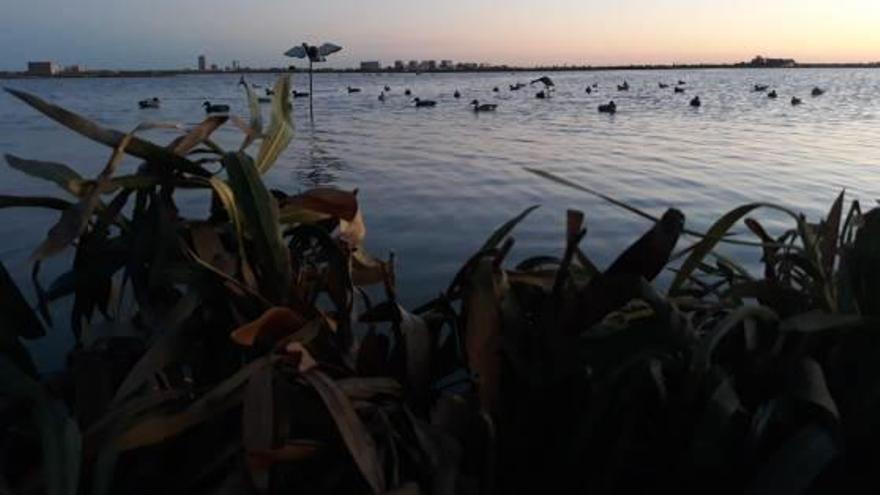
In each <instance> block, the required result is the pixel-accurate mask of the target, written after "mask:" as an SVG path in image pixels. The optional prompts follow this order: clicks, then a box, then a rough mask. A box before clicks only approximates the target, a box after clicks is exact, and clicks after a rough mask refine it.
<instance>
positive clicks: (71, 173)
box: [4, 154, 83, 196]
mask: <svg viewBox="0 0 880 495" xmlns="http://www.w3.org/2000/svg"><path fill="white" fill-rule="evenodd" d="M4 156H5V157H6V163H8V164H9V166H10V167H12V168H14V169H16V170H18V171H20V172H24V173H26V174H28V175H30V176H31V177H37V178H39V179H43V180H47V181H49V182H54V183H55V184H57V185H58V186H59V187H60V188H62V189H64V190H65V191H67V192H69V193H71V194H73V195H74V196H79V192H80V190H81V189H82V187H81V183H82V180H83V179H82V176H81V175H79V174H78V173H77V172H76V171H75V170H73V169H72V168H70V167H68V166H67V165H64V164H63V163H54V162H45V161H41V160H27V159H24V158H19V157H17V156H15V155H9V154H7V155H4Z"/></svg>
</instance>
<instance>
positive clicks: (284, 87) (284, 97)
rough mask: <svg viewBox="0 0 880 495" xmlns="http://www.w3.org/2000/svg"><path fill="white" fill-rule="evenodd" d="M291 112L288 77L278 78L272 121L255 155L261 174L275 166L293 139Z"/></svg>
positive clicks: (273, 101)
mask: <svg viewBox="0 0 880 495" xmlns="http://www.w3.org/2000/svg"><path fill="white" fill-rule="evenodd" d="M291 111H292V110H291V103H290V77H288V76H280V77H279V78H278V81H277V82H276V83H275V96H273V97H272V119H271V120H270V121H269V129H267V130H266V136H265V137H264V138H263V144H262V145H261V146H260V152H259V153H258V154H257V160H256V165H257V170H259V172H260V173H261V174H264V173H266V171H267V170H269V169H270V168H271V167H272V165H274V164H275V161H276V160H278V156H279V155H281V152H282V151H284V149H285V148H287V145H288V144H289V143H290V140H291V139H292V138H293V121H292V120H291V118H290V113H291Z"/></svg>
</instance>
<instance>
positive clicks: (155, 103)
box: [138, 98, 159, 108]
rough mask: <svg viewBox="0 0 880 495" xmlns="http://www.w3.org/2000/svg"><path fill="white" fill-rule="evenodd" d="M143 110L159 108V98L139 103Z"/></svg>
mask: <svg viewBox="0 0 880 495" xmlns="http://www.w3.org/2000/svg"><path fill="white" fill-rule="evenodd" d="M138 106H139V107H141V108H159V98H149V99H146V100H141V101H139V102H138Z"/></svg>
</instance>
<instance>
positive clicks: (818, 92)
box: [810, 86, 825, 96]
mask: <svg viewBox="0 0 880 495" xmlns="http://www.w3.org/2000/svg"><path fill="white" fill-rule="evenodd" d="M810 94H811V95H813V96H822V95H824V94H825V90H824V89H822V88H820V87H819V86H816V87H815V88H813V91H812V92H810Z"/></svg>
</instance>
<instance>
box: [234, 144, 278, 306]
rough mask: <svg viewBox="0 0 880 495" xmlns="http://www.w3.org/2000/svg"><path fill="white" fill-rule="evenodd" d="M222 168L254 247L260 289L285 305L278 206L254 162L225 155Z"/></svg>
mask: <svg viewBox="0 0 880 495" xmlns="http://www.w3.org/2000/svg"><path fill="white" fill-rule="evenodd" d="M223 166H224V167H225V168H226V171H227V173H228V174H229V186H230V188H231V189H232V192H233V193H234V194H235V204H236V206H237V207H238V210H239V211H240V212H241V215H242V219H243V221H244V222H243V223H244V227H245V231H246V232H247V233H248V235H249V237H250V238H251V240H252V241H253V243H254V247H255V250H256V253H255V255H256V256H255V257H254V258H253V259H255V260H256V268H258V269H259V272H260V278H261V287H262V288H263V290H264V291H265V293H266V296H267V297H268V298H269V299H270V300H272V301H273V302H275V303H281V302H284V300H285V299H286V298H287V292H288V286H289V284H290V277H291V275H290V253H289V251H288V249H287V246H285V244H284V240H283V239H282V238H281V230H280V228H279V222H278V218H279V215H278V205H277V203H276V201H275V198H274V197H273V196H272V194H271V193H269V190H268V189H266V186H265V184H263V180H262V179H261V178H260V174H259V172H258V170H257V168H256V167H255V166H254V162H253V160H251V158H250V157H249V156H248V155H246V154H244V153H242V152H239V153H228V154H226V155H225V156H224V157H223Z"/></svg>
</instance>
